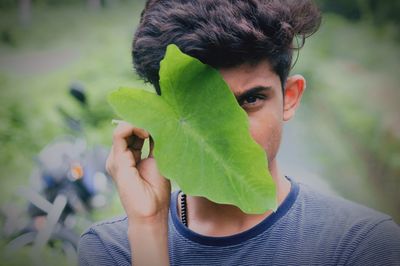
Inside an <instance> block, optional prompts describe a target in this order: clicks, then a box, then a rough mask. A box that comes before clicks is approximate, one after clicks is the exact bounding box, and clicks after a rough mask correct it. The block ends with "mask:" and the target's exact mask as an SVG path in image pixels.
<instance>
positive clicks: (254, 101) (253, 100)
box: [239, 94, 265, 107]
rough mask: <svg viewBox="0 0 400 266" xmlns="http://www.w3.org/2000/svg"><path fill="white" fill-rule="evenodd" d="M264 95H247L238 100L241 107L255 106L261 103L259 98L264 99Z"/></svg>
mask: <svg viewBox="0 0 400 266" xmlns="http://www.w3.org/2000/svg"><path fill="white" fill-rule="evenodd" d="M264 99H265V96H264V95H261V94H256V95H249V96H247V97H246V98H244V99H242V100H241V102H239V104H240V106H242V107H255V106H258V105H259V104H260V103H261V100H264Z"/></svg>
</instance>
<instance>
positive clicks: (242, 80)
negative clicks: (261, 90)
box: [219, 61, 280, 94]
mask: <svg viewBox="0 0 400 266" xmlns="http://www.w3.org/2000/svg"><path fill="white" fill-rule="evenodd" d="M219 72H220V73H221V75H222V77H223V78H224V80H225V82H226V83H227V84H228V86H229V88H230V89H231V91H232V92H233V93H234V94H240V93H242V92H244V91H246V90H249V89H251V88H255V87H271V88H273V89H280V79H279V76H278V75H277V74H276V73H275V72H274V71H273V70H272V67H271V66H270V64H269V63H268V62H267V61H261V62H259V63H257V64H243V65H240V66H237V67H232V68H223V69H219Z"/></svg>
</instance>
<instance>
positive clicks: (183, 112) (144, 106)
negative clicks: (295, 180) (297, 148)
mask: <svg viewBox="0 0 400 266" xmlns="http://www.w3.org/2000/svg"><path fill="white" fill-rule="evenodd" d="M160 86H161V96H158V95H156V94H154V93H151V92H147V91H144V90H134V89H120V90H117V91H115V92H113V93H112V94H111V95H110V97H109V100H110V103H111V105H112V106H113V107H114V109H115V110H116V111H117V113H118V114H119V115H120V116H121V117H122V118H123V119H125V120H126V121H129V122H130V123H132V124H133V125H135V126H138V127H140V128H144V129H146V130H147V131H149V132H150V134H151V135H152V137H153V138H154V143H155V148H154V157H155V159H156V160H157V165H158V167H159V169H160V172H161V173H162V174H163V175H164V176H166V177H167V178H169V179H172V180H174V181H176V183H177V184H178V185H179V186H180V188H181V189H182V190H183V191H185V192H186V193H188V194H190V195H196V196H204V197H207V198H209V199H210V200H212V201H215V202H218V203H224V204H233V205H236V206H238V207H239V208H240V209H242V210H243V211H244V212H247V213H263V212H265V211H267V210H268V209H276V196H275V186H274V183H273V180H272V177H271V175H270V174H269V173H268V170H267V167H266V166H267V160H266V155H265V151H263V149H262V148H261V147H260V146H259V145H258V144H257V143H256V142H255V141H254V140H253V139H252V138H251V136H250V133H249V126H248V121H247V115H246V113H245V112H244V111H243V110H242V109H241V108H240V106H239V105H238V104H237V101H236V99H235V97H234V95H233V94H232V92H231V91H230V90H229V87H228V85H227V84H226V83H225V81H224V80H223V79H222V77H221V76H220V74H219V73H218V71H216V70H214V69H212V68H211V67H209V66H207V65H204V64H202V63H201V62H200V61H198V60H197V59H194V58H192V57H190V56H188V55H185V54H183V53H182V52H181V51H180V50H179V48H178V47H176V46H175V45H169V46H168V48H167V52H166V55H165V57H164V59H163V60H162V61H161V68H160Z"/></svg>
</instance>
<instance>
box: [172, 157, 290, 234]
mask: <svg viewBox="0 0 400 266" xmlns="http://www.w3.org/2000/svg"><path fill="white" fill-rule="evenodd" d="M269 170H270V173H271V175H272V178H273V179H274V182H275V184H276V189H277V200H278V204H279V205H280V204H281V203H282V202H283V200H284V199H285V198H286V196H287V195H288V193H289V191H290V182H289V181H288V180H287V179H286V178H285V177H284V176H283V175H281V174H280V173H279V170H278V167H277V164H276V161H273V162H271V163H270V167H269ZM179 209H180V206H179ZM271 213H272V212H271V211H267V212H265V213H263V214H246V213H244V212H242V211H241V210H240V209H239V208H238V207H236V206H233V205H227V204H218V203H215V202H212V201H210V200H208V199H206V198H204V197H195V196H187V221H188V226H189V228H190V229H191V230H192V231H195V232H197V233H199V234H202V235H207V236H227V235H233V234H237V233H240V232H243V231H246V230H248V229H250V228H251V227H253V226H255V225H256V224H258V223H259V222H261V221H262V220H264V219H265V218H266V217H267V216H269V215H270V214H271Z"/></svg>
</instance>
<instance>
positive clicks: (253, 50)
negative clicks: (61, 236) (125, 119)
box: [79, 0, 400, 265]
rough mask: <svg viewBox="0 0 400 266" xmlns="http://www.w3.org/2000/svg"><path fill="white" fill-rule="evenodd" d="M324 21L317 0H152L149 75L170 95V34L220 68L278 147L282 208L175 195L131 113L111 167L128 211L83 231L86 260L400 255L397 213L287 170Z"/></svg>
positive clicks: (147, 17)
mask: <svg viewBox="0 0 400 266" xmlns="http://www.w3.org/2000/svg"><path fill="white" fill-rule="evenodd" d="M319 24H320V14H319V12H318V9H317V8H316V7H315V5H314V4H313V3H312V2H311V1H309V0H296V1H294V0H292V1H290V0H281V1H275V0H151V1H148V3H147V5H146V8H145V10H144V11H143V13H142V18H141V21H140V25H139V28H138V30H137V32H136V35H135V39H134V43H133V59H134V63H135V68H136V70H137V72H138V74H139V75H141V76H142V77H143V78H144V79H145V80H146V81H149V82H151V83H152V84H153V85H154V87H155V88H156V90H157V92H158V93H160V87H159V84H158V80H159V76H158V71H159V67H160V60H161V59H162V58H163V56H164V54H165V49H166V47H167V45H168V44H171V43H174V44H176V45H177V46H178V47H179V48H180V49H181V50H182V51H183V52H184V53H186V54H189V55H191V56H193V57H195V58H197V59H199V60H200V61H202V62H203V63H205V64H208V65H210V66H212V67H214V68H216V69H217V70H219V72H220V73H221V75H222V77H223V78H224V80H225V81H226V83H227V84H228V85H229V87H230V90H231V91H232V93H233V94H234V95H235V96H236V97H237V99H238V103H239V104H240V106H241V107H242V108H243V109H244V110H245V111H246V112H247V114H248V120H249V124H250V133H251V136H252V137H253V138H254V140H255V141H256V142H257V143H258V144H259V145H260V146H261V147H262V148H263V149H264V150H265V152H266V153H267V157H268V163H269V164H268V165H269V171H270V173H271V175H272V177H273V179H274V181H275V183H276V188H277V200H278V203H279V207H278V209H277V210H276V211H275V212H272V211H268V212H266V213H264V214H261V215H249V214H246V213H243V212H242V211H241V210H240V209H239V208H237V207H235V206H232V205H224V204H217V203H214V202H212V201H209V200H208V199H206V198H203V197H194V196H190V195H188V196H187V197H184V196H182V193H179V192H174V193H172V194H171V186H170V182H169V181H168V180H167V179H165V178H164V177H163V176H161V175H160V174H159V172H158V169H157V165H156V161H155V160H154V159H153V157H152V156H151V155H150V156H149V157H148V158H146V159H142V160H141V159H140V157H141V149H142V146H143V140H144V139H146V138H149V137H150V136H149V134H148V133H147V132H146V131H145V130H143V129H140V128H135V127H133V126H131V125H129V124H126V123H122V124H120V125H119V126H118V127H117V128H116V130H115V132H114V136H113V147H112V151H111V153H110V156H109V158H108V162H107V168H108V170H109V172H110V174H111V175H112V176H113V178H114V180H115V182H116V185H117V188H118V191H119V195H120V198H121V202H122V204H123V207H124V209H125V211H126V216H125V217H123V218H119V219H114V220H111V221H106V222H102V223H99V224H97V225H94V226H92V227H91V228H90V229H89V230H87V231H86V232H85V233H84V234H83V235H82V238H81V242H80V247H79V262H80V264H81V265H130V264H131V263H133V264H134V265H168V264H173V265H345V264H346V265H399V264H400V229H399V226H398V225H397V224H396V223H394V222H393V220H392V219H391V218H390V217H388V216H386V215H384V214H381V213H378V212H375V211H373V210H371V209H368V208H365V207H362V206H359V205H356V204H354V203H351V202H348V201H346V200H344V199H340V198H334V197H328V196H324V195H321V194H319V193H318V192H315V191H313V190H312V189H310V188H308V187H307V186H305V185H302V184H299V183H297V182H296V181H295V180H294V179H289V178H287V177H285V176H284V175H283V174H282V173H281V172H280V170H279V169H278V166H277V162H276V155H277V152H278V150H279V144H280V140H281V136H282V126H283V123H284V122H285V121H288V120H290V119H291V118H292V117H293V116H294V114H295V111H296V109H297V107H298V106H299V104H300V100H301V97H302V94H303V92H304V89H305V84H306V83H305V80H304V78H303V77H302V76H299V75H295V76H290V77H289V70H290V67H291V64H292V54H293V50H294V48H293V43H296V42H294V41H293V40H294V38H295V36H298V37H299V38H300V40H301V41H300V42H299V43H300V44H301V43H303V42H302V41H304V39H305V38H306V37H307V36H309V35H311V34H312V33H314V32H315V31H316V30H317V28H318V26H319ZM199 93H201V91H199ZM132 136H134V137H133V138H132ZM182 220H183V221H184V222H187V223H186V225H184V223H182Z"/></svg>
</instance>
